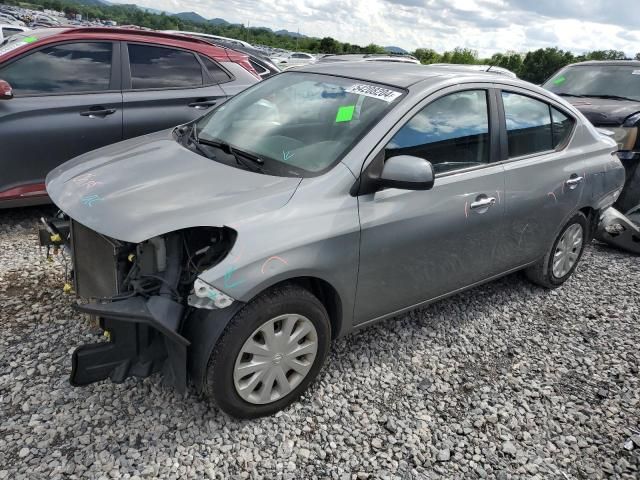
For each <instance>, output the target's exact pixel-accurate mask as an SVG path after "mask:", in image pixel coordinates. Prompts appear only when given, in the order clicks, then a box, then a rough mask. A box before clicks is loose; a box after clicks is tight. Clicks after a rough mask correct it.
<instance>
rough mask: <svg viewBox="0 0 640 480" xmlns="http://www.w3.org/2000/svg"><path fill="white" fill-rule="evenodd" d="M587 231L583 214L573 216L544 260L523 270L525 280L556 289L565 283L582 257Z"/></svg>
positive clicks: (586, 223)
mask: <svg viewBox="0 0 640 480" xmlns="http://www.w3.org/2000/svg"><path fill="white" fill-rule="evenodd" d="M587 231H588V222H587V218H586V217H585V216H584V214H582V213H577V214H576V215H574V216H573V217H572V218H571V219H570V220H569V221H568V222H567V224H566V225H565V226H564V228H563V229H562V230H561V231H560V233H559V234H558V237H557V238H556V240H555V241H554V242H553V246H552V247H551V250H549V251H548V252H547V254H546V255H545V256H544V258H543V259H542V260H540V261H539V262H538V263H537V264H535V265H533V266H531V267H529V268H527V269H526V270H525V275H526V276H527V278H528V279H529V280H530V281H532V282H533V283H535V284H537V285H540V286H542V287H545V288H556V287H559V286H560V285H562V284H563V283H564V282H566V281H567V280H568V279H569V277H570V276H571V274H572V273H573V272H574V270H575V269H576V267H577V265H578V262H579V261H580V258H581V257H582V253H583V252H584V247H585V242H586V239H587V238H588V235H587Z"/></svg>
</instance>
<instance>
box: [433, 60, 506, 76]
mask: <svg viewBox="0 0 640 480" xmlns="http://www.w3.org/2000/svg"><path fill="white" fill-rule="evenodd" d="M430 65H432V66H434V67H445V68H454V69H456V70H459V69H461V68H462V69H467V70H474V71H476V72H491V73H498V74H500V75H506V76H507V77H511V78H518V76H517V75H516V74H515V73H513V72H512V71H511V70H508V69H506V68H503V67H497V66H495V65H470V64H459V63H431V64H430Z"/></svg>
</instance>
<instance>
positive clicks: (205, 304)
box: [188, 278, 234, 310]
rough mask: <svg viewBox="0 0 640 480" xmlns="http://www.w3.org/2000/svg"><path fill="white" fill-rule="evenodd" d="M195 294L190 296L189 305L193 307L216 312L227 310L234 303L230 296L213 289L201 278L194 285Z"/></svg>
mask: <svg viewBox="0 0 640 480" xmlns="http://www.w3.org/2000/svg"><path fill="white" fill-rule="evenodd" d="M193 292H194V293H192V294H191V295H189V298H188V303H189V305H190V306H192V307H196V308H205V309H207V310H214V309H216V308H226V307H228V306H229V305H231V304H232V303H233V302H234V299H233V298H231V297H230V296H229V295H227V294H225V293H223V292H221V291H220V290H218V289H217V288H214V287H212V286H211V285H209V284H208V283H206V282H203V281H202V280H200V279H199V278H197V279H196V281H195V282H194V283H193Z"/></svg>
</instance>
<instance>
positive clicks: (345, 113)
mask: <svg viewBox="0 0 640 480" xmlns="http://www.w3.org/2000/svg"><path fill="white" fill-rule="evenodd" d="M355 109H356V106H355V105H345V106H342V107H340V108H339V109H338V113H337V114H336V123H340V122H350V121H351V119H352V118H353V112H354V111H355Z"/></svg>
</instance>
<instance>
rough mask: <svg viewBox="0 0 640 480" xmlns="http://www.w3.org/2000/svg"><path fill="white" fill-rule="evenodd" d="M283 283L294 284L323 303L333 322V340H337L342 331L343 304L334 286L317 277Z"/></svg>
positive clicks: (298, 278) (293, 279)
mask: <svg viewBox="0 0 640 480" xmlns="http://www.w3.org/2000/svg"><path fill="white" fill-rule="evenodd" d="M282 283H293V284H294V285H299V286H301V287H302V288H304V289H306V290H309V291H310V292H311V293H313V294H314V295H315V296H316V297H317V298H318V300H320V301H321V302H322V304H323V305H324V308H326V310H327V313H328V314H329V321H330V322H331V338H336V337H337V336H338V335H339V334H340V330H341V329H342V302H341V301H340V296H339V295H338V292H337V291H336V289H335V288H333V286H332V285H331V284H330V283H329V282H327V281H325V280H321V279H320V278H316V277H297V278H289V279H287V280H285V281H283V282H282Z"/></svg>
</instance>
